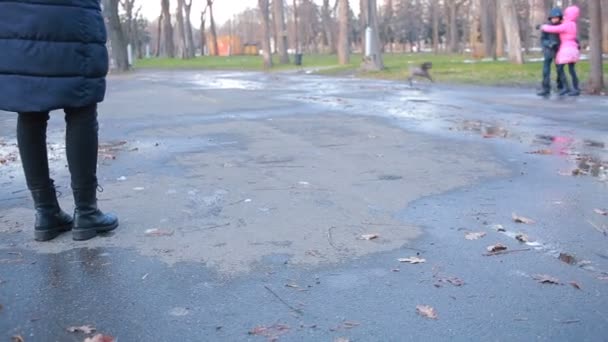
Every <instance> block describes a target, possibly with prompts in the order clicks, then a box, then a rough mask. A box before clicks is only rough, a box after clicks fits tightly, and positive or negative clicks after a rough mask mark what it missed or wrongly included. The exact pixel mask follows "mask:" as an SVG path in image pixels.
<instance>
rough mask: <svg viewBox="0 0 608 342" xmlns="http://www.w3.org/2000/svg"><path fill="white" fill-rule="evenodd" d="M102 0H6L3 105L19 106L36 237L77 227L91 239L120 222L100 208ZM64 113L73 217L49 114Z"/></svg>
mask: <svg viewBox="0 0 608 342" xmlns="http://www.w3.org/2000/svg"><path fill="white" fill-rule="evenodd" d="M105 44H106V30H105V25H104V20H103V16H102V14H101V6H100V3H99V0H35V1H34V0H21V1H10V0H0V51H1V52H0V110H4V111H10V112H17V113H18V120H17V141H18V144H19V153H20V155H21V161H22V164H23V170H24V173H25V179H26V183H27V187H28V189H29V190H30V191H31V194H32V198H33V200H34V205H35V210H36V223H35V239H36V240H38V241H47V240H51V239H53V238H55V237H57V236H59V235H60V234H62V233H63V232H67V231H69V230H73V231H72V237H73V239H74V240H88V239H90V238H93V237H95V236H96V235H97V234H98V233H102V232H107V231H110V230H113V229H115V228H116V227H118V219H117V218H116V216H114V215H106V214H103V213H102V212H101V211H100V210H99V209H98V208H97V197H96V191H97V188H98V184H97V175H96V174H97V153H98V129H99V126H98V122H97V103H99V102H101V101H103V99H104V96H105V91H106V81H105V77H106V74H107V73H108V51H107V49H106V45H105ZM56 109H63V110H64V112H65V121H66V125H67V129H66V154H67V159H68V165H69V170H70V174H71V185H72V190H73V194H74V203H75V209H74V216H73V217H72V216H70V215H68V214H66V213H65V212H63V211H62V210H61V209H60V207H59V204H58V202H57V197H56V191H55V187H54V182H53V180H52V179H51V178H50V176H49V164H48V158H47V145H46V128H47V121H48V119H49V112H50V111H53V110H56Z"/></svg>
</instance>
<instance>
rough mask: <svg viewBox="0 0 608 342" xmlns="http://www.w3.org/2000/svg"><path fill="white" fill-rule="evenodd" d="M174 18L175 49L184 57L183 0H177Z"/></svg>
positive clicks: (185, 54)
mask: <svg viewBox="0 0 608 342" xmlns="http://www.w3.org/2000/svg"><path fill="white" fill-rule="evenodd" d="M175 20H176V21H177V23H176V25H177V37H178V44H177V51H178V55H179V56H180V57H181V58H186V56H187V53H186V50H187V46H186V27H185V26H184V0H177V9H176V11H175Z"/></svg>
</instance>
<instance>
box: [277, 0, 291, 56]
mask: <svg viewBox="0 0 608 342" xmlns="http://www.w3.org/2000/svg"><path fill="white" fill-rule="evenodd" d="M273 7H274V25H275V30H276V32H277V40H276V43H277V52H278V53H279V60H280V62H281V64H289V54H288V53H287V28H286V27H285V9H284V6H283V0H273Z"/></svg>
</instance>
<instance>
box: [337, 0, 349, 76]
mask: <svg viewBox="0 0 608 342" xmlns="http://www.w3.org/2000/svg"><path fill="white" fill-rule="evenodd" d="M338 11H339V12H338V18H339V20H340V36H339V38H338V60H339V62H340V64H341V65H345V64H349V63H350V42H349V39H348V36H349V33H350V28H349V19H350V18H349V13H350V9H349V6H348V0H339V2H338Z"/></svg>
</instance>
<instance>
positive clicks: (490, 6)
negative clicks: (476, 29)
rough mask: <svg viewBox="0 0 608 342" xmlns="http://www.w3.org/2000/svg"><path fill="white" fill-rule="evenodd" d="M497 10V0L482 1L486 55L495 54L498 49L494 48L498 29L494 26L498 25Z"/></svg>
mask: <svg viewBox="0 0 608 342" xmlns="http://www.w3.org/2000/svg"><path fill="white" fill-rule="evenodd" d="M495 12H496V0H483V1H482V2H481V40H482V42H483V50H484V54H485V55H486V56H494V55H495V53H496V49H495V48H494V43H495V37H494V35H495V33H496V30H495V29H494V26H495V25H496V21H495V19H496V18H495V16H494V13H495Z"/></svg>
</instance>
